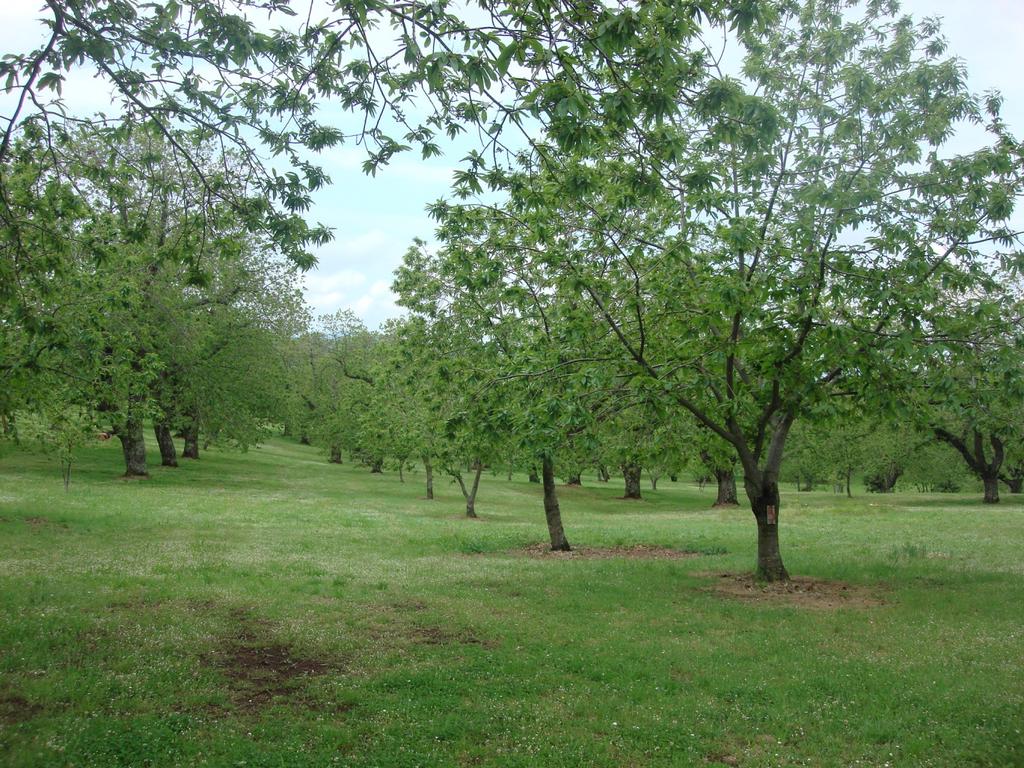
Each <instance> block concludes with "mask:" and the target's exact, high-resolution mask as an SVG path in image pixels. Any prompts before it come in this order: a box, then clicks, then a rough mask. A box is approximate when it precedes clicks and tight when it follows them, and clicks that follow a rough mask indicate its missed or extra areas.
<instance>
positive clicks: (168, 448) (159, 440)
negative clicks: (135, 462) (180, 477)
mask: <svg viewBox="0 0 1024 768" xmlns="http://www.w3.org/2000/svg"><path fill="white" fill-rule="evenodd" d="M153 431H154V432H155V433H156V444H157V445H158V446H160V463H161V464H162V465H163V466H165V467H176V466H178V452H177V451H176V450H175V448H174V436H173V435H171V428H170V427H169V426H168V425H167V422H162V421H161V422H157V423H156V424H154V425H153Z"/></svg>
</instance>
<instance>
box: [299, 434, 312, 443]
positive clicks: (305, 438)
mask: <svg viewBox="0 0 1024 768" xmlns="http://www.w3.org/2000/svg"><path fill="white" fill-rule="evenodd" d="M299 445H311V443H310V442H309V435H307V434H306V433H305V432H303V433H302V434H301V435H299Z"/></svg>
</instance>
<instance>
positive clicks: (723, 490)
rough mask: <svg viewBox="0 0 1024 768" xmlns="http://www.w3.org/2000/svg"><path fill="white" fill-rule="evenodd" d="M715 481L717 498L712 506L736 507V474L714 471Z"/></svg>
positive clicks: (731, 471)
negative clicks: (716, 483) (716, 482)
mask: <svg viewBox="0 0 1024 768" xmlns="http://www.w3.org/2000/svg"><path fill="white" fill-rule="evenodd" d="M715 479H716V480H717V481H718V496H717V498H715V503H714V505H713V506H716V507H736V506H739V501H738V499H737V498H736V473H735V472H734V471H733V469H732V468H731V467H730V468H729V469H716V470H715Z"/></svg>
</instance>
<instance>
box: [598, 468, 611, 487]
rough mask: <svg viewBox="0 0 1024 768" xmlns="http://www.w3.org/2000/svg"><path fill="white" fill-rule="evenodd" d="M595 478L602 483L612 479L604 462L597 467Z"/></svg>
mask: <svg viewBox="0 0 1024 768" xmlns="http://www.w3.org/2000/svg"><path fill="white" fill-rule="evenodd" d="M597 479H598V480H600V481H601V482H602V483H607V482H608V481H609V480H611V479H612V477H611V475H609V474H608V467H606V466H605V465H604V464H600V465H598V467H597Z"/></svg>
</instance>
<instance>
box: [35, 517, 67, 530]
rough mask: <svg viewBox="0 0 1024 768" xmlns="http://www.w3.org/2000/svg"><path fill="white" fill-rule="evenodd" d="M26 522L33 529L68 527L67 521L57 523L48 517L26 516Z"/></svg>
mask: <svg viewBox="0 0 1024 768" xmlns="http://www.w3.org/2000/svg"><path fill="white" fill-rule="evenodd" d="M25 523H26V524H27V525H29V526H31V527H32V528H33V529H35V530H38V529H39V528H67V527H68V524H67V523H55V522H53V521H51V520H50V519H49V518H47V517H26V518H25Z"/></svg>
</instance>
